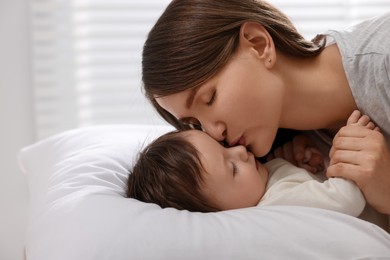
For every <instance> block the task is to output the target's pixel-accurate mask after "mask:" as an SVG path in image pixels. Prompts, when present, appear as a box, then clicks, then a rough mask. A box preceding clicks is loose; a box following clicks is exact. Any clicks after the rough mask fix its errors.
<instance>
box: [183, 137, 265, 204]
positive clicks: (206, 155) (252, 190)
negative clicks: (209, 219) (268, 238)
mask: <svg viewBox="0 0 390 260" xmlns="http://www.w3.org/2000/svg"><path fill="white" fill-rule="evenodd" d="M183 133H184V137H185V138H187V139H188V141H189V142H191V143H192V144H193V145H194V146H195V147H196V149H197V150H198V152H199V154H200V160H201V163H202V167H203V169H204V172H202V177H203V182H202V184H201V190H202V192H203V193H204V195H205V196H206V198H207V199H208V200H210V201H212V202H213V203H214V204H215V205H216V206H217V207H218V208H220V209H221V210H229V209H237V208H246V207H252V206H255V205H257V203H258V202H259V201H260V199H261V197H262V196H263V195H264V193H265V188H266V184H267V179H268V171H267V169H266V167H265V166H264V165H262V164H260V163H259V162H258V161H257V160H256V159H255V157H254V155H253V154H252V153H251V152H248V151H247V150H246V149H245V147H244V146H241V145H240V146H235V147H229V148H226V147H224V146H222V145H221V144H219V143H218V142H216V141H215V140H214V139H212V138H211V137H210V136H209V135H207V134H206V133H204V132H202V131H198V130H192V131H186V132H183Z"/></svg>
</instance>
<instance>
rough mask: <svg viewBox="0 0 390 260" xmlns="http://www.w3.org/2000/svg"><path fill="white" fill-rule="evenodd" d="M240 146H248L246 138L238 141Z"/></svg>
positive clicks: (242, 137)
mask: <svg viewBox="0 0 390 260" xmlns="http://www.w3.org/2000/svg"><path fill="white" fill-rule="evenodd" d="M238 144H239V145H243V146H246V144H245V138H244V136H241V138H240V140H238Z"/></svg>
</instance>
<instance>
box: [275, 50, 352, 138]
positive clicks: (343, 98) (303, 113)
mask: <svg viewBox="0 0 390 260" xmlns="http://www.w3.org/2000/svg"><path fill="white" fill-rule="evenodd" d="M278 60H279V63H278V66H277V67H276V69H277V70H278V71H279V72H280V75H282V76H281V77H282V79H283V82H284V84H285V87H286V93H285V94H286V95H285V100H284V101H285V102H284V113H283V115H284V116H283V117H282V118H281V125H280V126H281V127H284V128H291V129H297V130H311V129H327V130H328V131H329V132H330V133H332V134H334V133H335V132H337V131H338V129H339V128H340V127H342V126H343V125H345V123H346V120H347V119H348V117H349V115H350V114H351V113H352V111H353V110H354V109H356V103H355V100H354V98H353V96H352V93H351V89H350V87H349V84H348V81H347V78H346V76H345V71H344V68H343V65H342V62H341V56H340V53H339V50H338V48H337V45H336V44H333V45H331V46H329V47H327V48H325V49H324V50H323V51H322V53H321V54H320V55H319V56H317V57H314V58H307V59H295V58H293V59H292V58H291V57H286V56H284V55H278Z"/></svg>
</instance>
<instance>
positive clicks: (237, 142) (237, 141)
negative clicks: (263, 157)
mask: <svg viewBox="0 0 390 260" xmlns="http://www.w3.org/2000/svg"><path fill="white" fill-rule="evenodd" d="M236 145H243V146H246V145H245V138H244V136H240V137H239V138H236V139H235V140H234V141H233V142H231V143H230V144H229V146H236Z"/></svg>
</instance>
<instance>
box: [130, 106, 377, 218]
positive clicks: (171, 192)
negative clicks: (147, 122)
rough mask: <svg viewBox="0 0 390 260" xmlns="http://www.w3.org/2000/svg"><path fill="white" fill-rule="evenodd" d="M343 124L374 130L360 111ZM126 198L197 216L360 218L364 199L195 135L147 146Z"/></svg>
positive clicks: (353, 190) (341, 185)
mask: <svg viewBox="0 0 390 260" xmlns="http://www.w3.org/2000/svg"><path fill="white" fill-rule="evenodd" d="M348 124H356V125H360V126H361V125H363V126H366V127H367V128H370V129H372V130H377V128H376V127H375V125H374V124H373V123H372V122H371V121H370V120H369V118H368V117H366V116H361V114H360V112H356V111H355V112H354V113H353V114H352V115H351V116H350V118H349V120H348ZM127 196H128V197H130V198H135V199H138V200H140V201H144V202H151V203H156V204H158V205H160V206H161V207H163V208H165V207H174V208H177V209H186V210H189V211H196V212H214V211H221V210H230V209H238V208H245V207H252V206H256V205H259V206H261V205H296V206H309V207H318V208H323V209H328V210H335V211H338V212H342V213H345V214H349V215H351V216H359V215H360V214H361V212H362V211H363V209H364V207H365V199H364V197H363V195H362V193H361V191H360V190H359V188H358V187H357V186H356V185H355V184H354V183H353V182H351V181H349V180H345V179H342V178H331V179H327V180H325V181H321V180H320V179H319V178H318V177H316V176H315V175H313V174H311V173H309V172H308V171H306V170H304V169H302V168H298V167H296V166H294V165H292V164H290V163H289V162H287V161H286V160H284V159H282V158H276V159H273V160H271V161H269V162H267V163H265V164H261V163H259V162H258V161H257V160H256V158H255V157H254V155H253V154H252V153H251V152H249V151H247V149H246V148H245V147H244V146H234V147H224V146H223V145H221V144H220V143H218V142H217V141H215V140H214V139H212V138H211V137H210V136H209V135H207V134H206V133H204V132H202V131H199V130H186V131H174V132H170V133H167V134H165V135H163V136H161V137H159V138H157V139H156V140H155V141H153V142H152V143H150V144H149V145H148V146H147V147H146V148H145V149H144V150H143V151H142V152H141V153H140V154H139V157H138V160H137V162H136V164H135V166H134V168H133V169H132V170H131V173H130V176H129V179H128V191H127Z"/></svg>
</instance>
